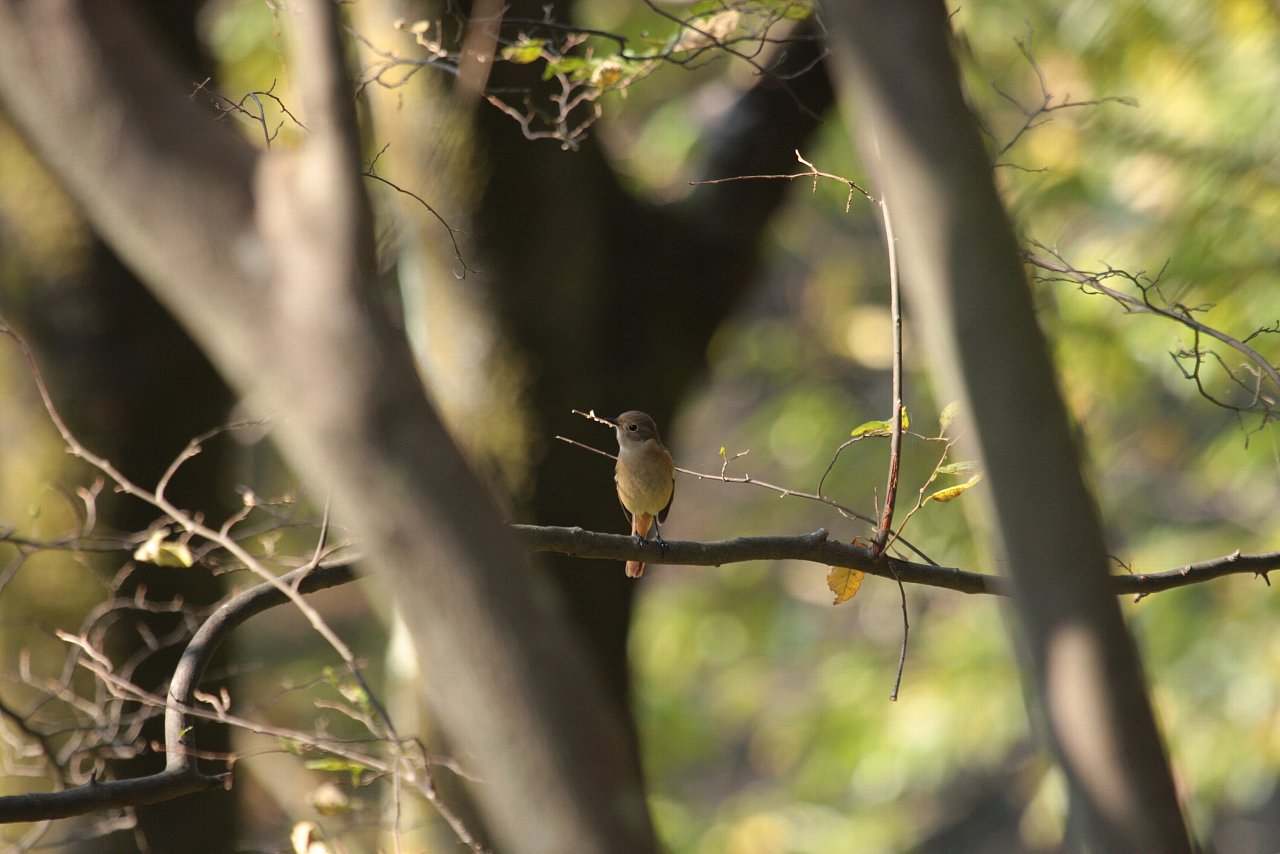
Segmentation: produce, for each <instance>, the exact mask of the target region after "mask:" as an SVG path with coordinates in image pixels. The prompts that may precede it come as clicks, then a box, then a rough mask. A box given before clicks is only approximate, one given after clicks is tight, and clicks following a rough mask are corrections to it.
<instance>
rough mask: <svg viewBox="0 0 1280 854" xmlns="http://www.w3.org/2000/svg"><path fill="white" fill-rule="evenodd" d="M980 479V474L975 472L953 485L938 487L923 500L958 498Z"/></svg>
mask: <svg viewBox="0 0 1280 854" xmlns="http://www.w3.org/2000/svg"><path fill="white" fill-rule="evenodd" d="M981 480H982V475H981V474H975V475H974V476H973V477H971V478H969V479H968V480H966V481H965V482H964V483H960V484H957V485H955V486H948V487H947V488H946V489H939V490H938V491H937V492H935V493H933V494H932V495H930V496H929V497H928V498H926V499H925V501H951V500H953V499H956V498H959V497H960V496H961V495H963V494H964V493H965V491H966V490H968V489H969V487H971V486H974V485H976V484H977V483H978V482H979V481H981Z"/></svg>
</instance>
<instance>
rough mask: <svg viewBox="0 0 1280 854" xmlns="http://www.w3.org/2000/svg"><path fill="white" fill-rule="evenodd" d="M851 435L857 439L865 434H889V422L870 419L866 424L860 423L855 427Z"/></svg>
mask: <svg viewBox="0 0 1280 854" xmlns="http://www.w3.org/2000/svg"><path fill="white" fill-rule="evenodd" d="M849 435H850V436H852V437H853V438H855V439H859V438H861V437H863V436H888V435H889V422H888V421H868V422H866V423H865V424H859V425H858V426H857V427H854V428H853V432H852V433H850V434H849Z"/></svg>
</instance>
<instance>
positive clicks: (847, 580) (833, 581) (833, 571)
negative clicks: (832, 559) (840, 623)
mask: <svg viewBox="0 0 1280 854" xmlns="http://www.w3.org/2000/svg"><path fill="white" fill-rule="evenodd" d="M866 575H867V574H866V573H865V572H863V571H862V570H860V569H850V568H849V567H847V566H829V567H827V589H828V590H830V591H831V592H832V593H834V594H836V599H835V601H834V602H832V603H831V604H833V605H839V604H840V603H841V602H848V601H849V600H850V599H852V598H853V597H854V596H857V595H858V590H859V589H860V588H861V587H862V579H863V578H865V577H866Z"/></svg>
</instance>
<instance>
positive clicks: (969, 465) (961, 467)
mask: <svg viewBox="0 0 1280 854" xmlns="http://www.w3.org/2000/svg"><path fill="white" fill-rule="evenodd" d="M977 468H978V464H977V463H975V462H973V461H972V460H961V461H959V462H954V463H947V464H946V465H945V466H938V474H966V473H968V472H971V471H974V470H976V469H977Z"/></svg>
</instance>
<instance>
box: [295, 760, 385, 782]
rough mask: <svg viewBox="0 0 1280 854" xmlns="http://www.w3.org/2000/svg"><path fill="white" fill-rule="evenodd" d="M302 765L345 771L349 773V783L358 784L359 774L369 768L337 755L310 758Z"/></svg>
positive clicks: (314, 769) (324, 769)
mask: <svg viewBox="0 0 1280 854" xmlns="http://www.w3.org/2000/svg"><path fill="white" fill-rule="evenodd" d="M303 767H305V768H307V769H309V770H311V771H333V772H338V773H341V772H346V773H349V774H350V775H351V785H353V786H359V785H360V775H361V774H363V773H364V772H365V771H368V770H369V768H368V766H366V765H362V764H361V763H359V762H353V761H352V760H350V759H343V758H341V757H339V756H326V757H324V758H323V759H310V760H307V761H306V762H304V763H303Z"/></svg>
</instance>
